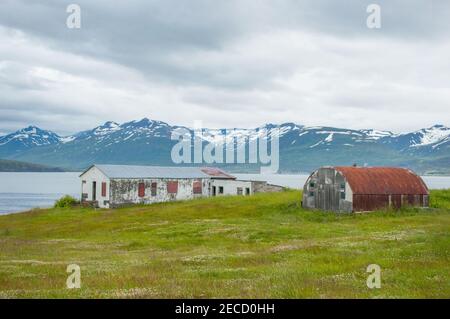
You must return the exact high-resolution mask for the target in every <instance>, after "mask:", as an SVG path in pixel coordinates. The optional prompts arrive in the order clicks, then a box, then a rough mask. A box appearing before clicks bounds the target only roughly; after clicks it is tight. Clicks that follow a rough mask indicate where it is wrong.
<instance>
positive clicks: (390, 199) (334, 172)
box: [303, 166, 429, 212]
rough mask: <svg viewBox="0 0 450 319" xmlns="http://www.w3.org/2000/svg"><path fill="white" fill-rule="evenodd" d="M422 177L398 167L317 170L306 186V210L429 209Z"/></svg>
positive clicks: (330, 167) (304, 191)
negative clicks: (414, 207)
mask: <svg viewBox="0 0 450 319" xmlns="http://www.w3.org/2000/svg"><path fill="white" fill-rule="evenodd" d="M428 194H429V192H428V188H427V186H426V184H425V183H424V181H423V180H422V178H421V177H420V176H418V175H417V174H415V173H414V172H412V171H411V170H409V169H405V168H398V167H353V166H334V167H333V166H328V167H321V168H319V169H318V170H316V171H314V172H313V173H312V174H311V175H310V176H309V178H308V179H307V181H306V183H305V186H304V187H303V207H306V208H318V209H322V210H331V211H339V212H354V211H371V210H376V209H382V208H385V207H392V208H400V207H402V206H404V205H410V206H420V207H426V206H428Z"/></svg>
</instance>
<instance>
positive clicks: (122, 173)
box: [82, 164, 234, 179]
mask: <svg viewBox="0 0 450 319" xmlns="http://www.w3.org/2000/svg"><path fill="white" fill-rule="evenodd" d="M93 166H95V167H97V168H98V169H99V170H100V171H102V172H103V173H104V174H105V175H106V176H108V177H109V178H174V179H181V178H214V177H215V176H214V175H210V174H208V173H207V172H204V171H203V170H202V169H203V168H202V167H178V166H175V167H169V166H141V165H106V164H95V165H92V166H91V167H90V168H92V167H93ZM90 168H89V169H90ZM89 169H87V170H86V171H85V172H87V171H88V170H89ZM214 172H215V174H216V175H222V178H224V176H229V177H228V178H234V177H233V176H231V175H228V174H226V173H225V172H223V171H222V170H220V169H217V168H214ZM83 174H84V173H83ZM83 174H82V175H83Z"/></svg>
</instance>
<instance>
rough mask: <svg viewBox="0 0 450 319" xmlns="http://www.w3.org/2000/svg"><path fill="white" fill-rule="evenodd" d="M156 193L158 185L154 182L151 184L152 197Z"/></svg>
mask: <svg viewBox="0 0 450 319" xmlns="http://www.w3.org/2000/svg"><path fill="white" fill-rule="evenodd" d="M157 192H158V184H157V183H156V182H153V183H152V196H156V194H157Z"/></svg>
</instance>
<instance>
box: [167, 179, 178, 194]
mask: <svg viewBox="0 0 450 319" xmlns="http://www.w3.org/2000/svg"><path fill="white" fill-rule="evenodd" d="M167 193H169V194H176V193H178V182H177V181H171V182H167Z"/></svg>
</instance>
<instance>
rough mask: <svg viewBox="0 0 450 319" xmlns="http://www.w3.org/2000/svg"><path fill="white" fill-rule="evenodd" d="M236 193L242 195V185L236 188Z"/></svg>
mask: <svg viewBox="0 0 450 319" xmlns="http://www.w3.org/2000/svg"><path fill="white" fill-rule="evenodd" d="M237 194H238V195H242V187H238V188H237Z"/></svg>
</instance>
